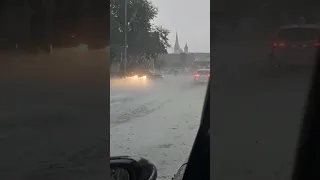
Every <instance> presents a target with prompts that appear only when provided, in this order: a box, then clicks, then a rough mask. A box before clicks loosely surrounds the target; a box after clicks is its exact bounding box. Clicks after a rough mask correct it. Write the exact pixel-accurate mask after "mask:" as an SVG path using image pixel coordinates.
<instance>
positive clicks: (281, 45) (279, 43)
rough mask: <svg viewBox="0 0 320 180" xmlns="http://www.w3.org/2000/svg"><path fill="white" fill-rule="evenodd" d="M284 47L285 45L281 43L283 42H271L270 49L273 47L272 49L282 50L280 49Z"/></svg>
mask: <svg viewBox="0 0 320 180" xmlns="http://www.w3.org/2000/svg"><path fill="white" fill-rule="evenodd" d="M285 46H286V44H285V43H283V42H273V43H272V47H274V48H282V47H285Z"/></svg>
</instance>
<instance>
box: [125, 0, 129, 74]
mask: <svg viewBox="0 0 320 180" xmlns="http://www.w3.org/2000/svg"><path fill="white" fill-rule="evenodd" d="M127 6H128V0H124V76H125V77H126V76H127V48H128V43H127V26H128V17H127V16H128V15H127V12H128V10H127Z"/></svg>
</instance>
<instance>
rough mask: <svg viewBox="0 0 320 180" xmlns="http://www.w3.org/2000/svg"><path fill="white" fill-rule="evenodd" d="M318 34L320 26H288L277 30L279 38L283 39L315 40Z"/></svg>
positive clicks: (319, 33)
mask: <svg viewBox="0 0 320 180" xmlns="http://www.w3.org/2000/svg"><path fill="white" fill-rule="evenodd" d="M319 35H320V28H319V29H317V28H289V29H282V30H280V31H279V34H278V37H279V40H283V41H316V40H318V38H319Z"/></svg>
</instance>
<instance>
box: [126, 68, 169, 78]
mask: <svg viewBox="0 0 320 180" xmlns="http://www.w3.org/2000/svg"><path fill="white" fill-rule="evenodd" d="M129 76H130V77H133V78H136V79H163V78H164V77H163V75H161V74H157V73H154V72H151V71H148V70H137V71H133V72H131V73H130V75H129Z"/></svg>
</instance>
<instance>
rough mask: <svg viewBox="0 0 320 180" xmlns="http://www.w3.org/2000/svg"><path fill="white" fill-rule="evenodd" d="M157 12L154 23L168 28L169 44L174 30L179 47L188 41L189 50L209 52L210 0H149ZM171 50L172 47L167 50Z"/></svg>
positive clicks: (171, 42) (173, 38)
mask: <svg viewBox="0 0 320 180" xmlns="http://www.w3.org/2000/svg"><path fill="white" fill-rule="evenodd" d="M151 2H153V4H154V5H155V6H156V7H157V8H158V10H159V14H158V17H157V18H156V19H155V24H157V25H162V26H163V27H164V28H166V29H169V30H170V31H171V33H170V36H169V38H170V44H171V45H172V47H173V45H174V41H175V36H176V32H177V33H178V36H179V43H180V47H181V48H182V49H183V48H184V45H185V43H188V46H189V52H210V0H197V1H195V0H151ZM169 52H172V49H170V50H169Z"/></svg>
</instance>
